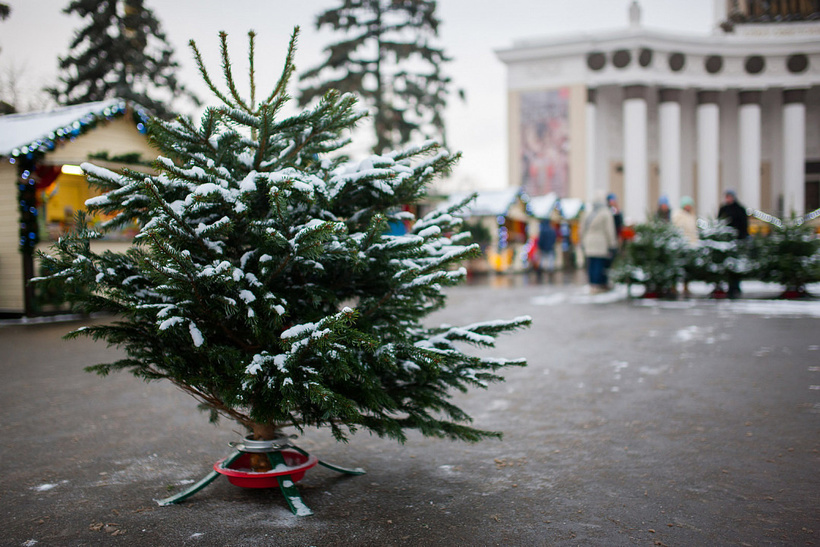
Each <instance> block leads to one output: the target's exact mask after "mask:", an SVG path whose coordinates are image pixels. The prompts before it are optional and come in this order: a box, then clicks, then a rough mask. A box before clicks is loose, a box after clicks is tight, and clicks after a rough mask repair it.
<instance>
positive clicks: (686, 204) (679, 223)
mask: <svg viewBox="0 0 820 547" xmlns="http://www.w3.org/2000/svg"><path fill="white" fill-rule="evenodd" d="M672 225H673V226H675V227H676V228H678V229H679V230H680V231H681V233H682V234H683V237H684V238H686V242H687V244H689V246H690V247H694V246H695V245H697V244H698V241H699V240H700V236H699V235H698V217H697V216H695V202H694V200H693V199H692V198H691V197H689V196H683V197H682V198H680V209H675V212H674V213H672ZM689 295H690V293H689V279H688V278H687V274H686V273H685V272H684V278H683V296H684V297H685V298H688V297H689Z"/></svg>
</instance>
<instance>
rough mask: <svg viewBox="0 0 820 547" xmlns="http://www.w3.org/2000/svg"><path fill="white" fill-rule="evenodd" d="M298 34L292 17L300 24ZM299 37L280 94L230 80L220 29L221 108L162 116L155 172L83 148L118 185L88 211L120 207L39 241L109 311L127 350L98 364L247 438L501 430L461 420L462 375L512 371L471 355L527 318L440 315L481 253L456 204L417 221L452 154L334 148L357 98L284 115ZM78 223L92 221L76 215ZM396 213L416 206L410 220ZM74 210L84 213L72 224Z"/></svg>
mask: <svg viewBox="0 0 820 547" xmlns="http://www.w3.org/2000/svg"><path fill="white" fill-rule="evenodd" d="M297 30H298V29H297ZM296 35H297V33H294V37H293V39H292V41H291V44H290V49H289V51H288V55H287V59H286V62H285V66H284V70H283V72H282V75H281V78H280V79H279V81H278V84H277V85H276V87H275V89H274V90H273V92H272V93H271V94H270V95H269V96H267V97H265V98H263V99H262V100H260V101H257V99H256V97H255V85H254V81H255V80H254V71H253V58H254V53H253V46H254V34H253V33H251V34H250V59H251V70H250V79H251V80H250V98H249V99H245V98H242V97H241V96H240V93H239V92H238V91H237V86H236V82H235V81H234V78H233V74H232V71H231V66H230V59H229V56H228V44H227V38H226V36H225V34H224V33H223V34H222V35H221V48H222V54H223V60H224V65H223V66H224V77H225V80H226V82H227V91H224V92H223V91H220V89H218V88H217V86H215V85H214V83H213V80H212V79H211V76H210V74H209V73H208V71H207V70H206V68H205V66H204V65H203V62H202V59H201V56H200V54H199V51H198V50H197V48H196V44H194V43H193V42H192V43H191V46H192V48H193V49H194V53H195V56H196V58H197V62H198V63H199V66H200V71H201V73H202V75H203V77H204V79H205V81H206V82H207V83H208V85H209V86H210V88H211V90H212V91H213V92H214V94H215V95H216V96H217V97H218V98H219V99H220V101H221V103H222V106H220V107H218V108H209V109H208V110H207V111H206V112H205V114H204V115H203V117H202V120H201V123H200V125H199V126H198V127H197V126H195V125H194V123H193V122H192V121H191V120H188V119H184V118H179V119H178V121H175V122H163V121H160V120H153V121H152V123H151V124H150V130H149V132H150V135H151V137H152V138H153V140H154V142H155V143H156V145H157V147H158V148H159V150H160V151H161V156H160V157H158V158H157V160H156V162H155V167H156V170H157V171H158V172H157V174H155V175H145V174H142V173H136V172H132V171H125V172H123V173H122V174H118V173H114V172H111V171H109V170H106V169H102V168H99V167H95V166H94V165H90V164H84V165H83V169H84V170H85V171H86V173H87V174H88V177H89V180H91V181H92V182H94V183H95V184H97V185H99V186H100V187H101V188H103V189H105V190H107V193H106V194H104V195H103V196H101V197H98V198H93V199H91V200H89V202H88V203H87V206H88V208H89V209H90V210H92V211H99V212H102V213H107V214H110V215H114V216H113V218H112V219H111V220H110V221H109V222H108V223H107V225H105V226H104V227H103V229H102V232H101V233H96V232H94V231H92V230H91V229H89V228H82V229H80V230H79V231H78V232H77V233H76V234H74V235H73V236H71V237H66V238H64V239H61V240H60V241H59V242H58V243H57V246H56V247H57V250H56V252H55V254H54V255H53V256H43V260H44V261H45V262H46V264H47V265H48V267H49V268H51V269H52V271H55V272H57V273H55V274H54V275H53V276H51V277H50V278H48V280H50V282H59V283H63V284H64V285H65V286H66V292H67V294H68V296H69V298H70V299H72V300H73V301H74V303H75V305H77V307H78V308H79V309H80V310H82V311H84V312H100V311H102V312H110V313H112V314H115V316H116V321H113V322H103V323H100V324H95V325H93V326H90V327H84V328H81V329H78V330H77V331H74V332H72V333H71V334H70V335H69V336H78V335H86V336H92V337H94V338H95V339H103V340H106V341H107V342H108V343H110V344H115V345H118V346H121V347H123V348H124V349H125V351H126V352H127V357H125V358H123V359H121V360H118V361H116V362H113V363H108V364H99V365H96V366H92V367H89V370H91V371H96V372H98V373H100V374H103V375H105V374H107V373H109V372H111V371H118V370H128V371H130V372H132V373H133V374H134V375H136V376H138V377H141V378H144V379H145V380H157V379H166V380H169V381H171V382H173V383H174V384H176V385H177V386H179V387H180V388H182V389H183V390H184V391H186V392H188V393H189V394H191V395H192V396H193V397H195V398H196V399H197V400H199V401H200V402H201V403H202V405H203V406H204V407H205V409H208V410H210V411H211V414H212V418H213V419H216V418H217V417H218V415H220V414H221V415H225V416H227V417H230V418H232V419H234V420H236V421H237V422H238V423H240V424H242V425H243V426H245V427H246V428H247V429H248V431H249V432H250V433H252V434H253V435H254V438H258V439H270V438H276V437H278V436H279V435H281V433H282V432H281V430H282V428H286V427H289V426H293V427H295V428H297V430H301V429H302V428H305V427H313V426H316V427H321V426H328V427H330V428H331V429H332V431H333V434H334V435H335V437H336V438H337V439H340V440H341V439H345V438H346V437H347V435H348V434H349V433H350V432H353V431H355V430H356V429H357V428H364V429H367V430H370V431H372V432H375V433H377V434H378V435H380V436H386V437H390V438H393V439H397V440H399V441H402V442H403V441H404V440H405V438H406V434H405V431H406V430H418V431H420V432H421V433H422V434H424V435H428V436H436V437H449V438H453V439H461V440H467V441H477V440H480V439H482V438H484V437H488V436H498V435H499V433H495V432H490V431H483V430H479V429H475V428H473V427H471V426H469V425H468V424H469V422H470V418H469V416H468V415H467V414H466V413H465V412H463V411H462V410H461V409H460V408H458V407H457V406H455V405H454V404H453V403H452V402H451V400H450V397H451V391H452V390H453V389H456V390H466V389H467V388H469V387H485V386H487V384H488V383H489V382H494V381H499V380H501V376H500V375H499V372H500V369H503V368H505V367H508V366H523V365H525V361H524V360H522V359H513V360H508V359H501V358H488V357H480V356H475V355H471V354H469V353H467V352H466V351H465V350H466V349H468V348H467V347H465V346H463V344H467V345H468V346H469V345H473V346H479V347H490V346H493V344H494V341H495V337H496V335H498V334H500V333H504V332H508V331H511V330H514V329H517V328H520V327H524V326H526V325H528V324H529V323H530V319H529V318H528V317H519V318H515V319H512V320H509V321H490V322H480V323H474V324H472V325H468V326H464V327H452V326H441V327H437V328H430V327H427V326H425V325H424V324H423V323H422V320H423V319H424V318H425V317H426V316H427V315H428V314H429V313H430V312H432V311H434V310H437V309H439V308H441V307H442V306H444V304H445V295H444V293H443V289H444V287H448V286H451V285H455V284H457V283H459V282H460V281H462V280H463V279H464V277H465V270H464V269H463V268H458V267H457V266H458V264H459V262H461V261H462V260H464V259H465V258H468V257H471V256H474V255H475V254H476V253H477V247H476V245H473V244H470V243H468V242H467V241H466V240H465V236H467V237H469V236H468V234H460V233H457V232H458V226H459V224H460V220H459V219H458V217H457V216H455V214H454V213H455V208H453V209H450V210H439V211H435V212H433V213H430V214H428V215H427V216H425V217H423V218H420V219H416V218H414V217H413V215H411V214H409V213H407V212H402V209H401V206H402V205H404V204H411V203H415V202H418V201H419V200H420V199H421V198H422V197H423V196H424V195H425V188H426V187H427V186H428V185H429V184H430V182H431V181H432V180H433V179H434V178H436V177H438V176H441V175H442V174H443V173H445V172H446V171H447V170H448V169H450V168H451V166H452V165H453V164H454V162H455V161H456V160H457V158H458V155H457V154H451V153H450V152H448V151H446V150H443V149H441V148H440V147H439V146H438V145H437V144H435V143H433V142H428V143H426V144H424V145H422V146H419V147H416V148H411V149H408V150H404V151H400V152H391V153H389V154H385V155H374V156H372V157H369V158H367V159H364V160H362V161H358V162H356V161H349V160H346V159H345V158H344V156H341V155H338V156H334V154H338V153H339V150H340V148H341V147H342V146H343V145H344V144H346V142H347V140H348V139H347V138H346V137H345V136H344V135H345V134H346V132H348V131H349V130H350V129H351V128H352V127H353V126H354V125H355V123H356V122H357V121H359V120H360V119H361V118H362V117H363V116H364V115H365V114H364V113H363V112H360V111H357V110H356V108H355V104H356V100H355V98H354V97H353V96H352V95H349V94H344V95H342V94H339V93H338V92H333V91H331V92H328V93H327V94H326V95H325V97H324V98H323V99H322V101H321V102H320V103H319V104H318V105H316V106H315V107H313V108H310V109H308V110H305V111H303V112H301V113H299V114H297V115H295V116H292V117H280V115H281V113H280V111H281V108H282V106H283V105H284V104H285V102H286V101H287V100H288V96H287V94H286V87H287V83H288V80H289V78H290V77H291V73H292V71H293V64H292V58H293V53H294V47H295V46H294V44H295V40H296ZM81 220H82V219H81ZM134 220H136V221H137V222H138V223H139V225H140V226H141V227H140V230H139V234H138V236H137V238H136V245H135V246H134V247H133V248H132V249H130V250H129V251H128V252H125V253H113V252H106V253H102V254H95V253H93V252H92V251H91V250H90V240H92V239H95V238H99V237H101V235H102V234H104V233H105V231H106V230H107V229H112V228H115V227H117V226H121V225H123V224H125V223H130V222H132V221H134ZM390 221H401V222H413V223H414V224H413V227H412V230H411V231H410V232H409V233H407V234H406V235H403V236H395V235H389V233H388V230H387V226H388V222H390ZM79 224H80V225H82V224H83V223H82V222H80V223H79Z"/></svg>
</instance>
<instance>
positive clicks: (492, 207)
mask: <svg viewBox="0 0 820 547" xmlns="http://www.w3.org/2000/svg"><path fill="white" fill-rule="evenodd" d="M472 193H473V192H469V193H460V194H453V195H451V196H450V199H448V200H447V201H446V202H445V203H444V205H442V208H445V209H446V208H447V207H452V206H453V205H455V204H457V203H459V202H461V201H463V200H464V199H466V198H467V197H469V196H470V195H471V194H472ZM476 194H477V196H476V198H475V199H474V200H473V201H471V202H470V203H469V204H468V205H467V207H465V208H464V209H463V210H462V212H461V214H462V215H463V216H465V217H471V216H499V215H506V214H507V211H508V210H509V209H510V206H511V205H512V204H513V203H515V200H516V198H517V197H518V188H507V189H504V190H488V191H484V192H476Z"/></svg>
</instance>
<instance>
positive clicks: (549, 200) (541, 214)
mask: <svg viewBox="0 0 820 547" xmlns="http://www.w3.org/2000/svg"><path fill="white" fill-rule="evenodd" d="M556 201H558V196H557V195H556V194H555V192H550V193H549V194H547V195H545V196H535V197H534V198H530V201H529V202H528V203H527V208H528V209H529V210H530V213H531V214H532V216H534V217H535V218H539V219H542V220H544V219H548V218H549V217H550V215H551V214H552V210H553V209H554V208H555V202H556Z"/></svg>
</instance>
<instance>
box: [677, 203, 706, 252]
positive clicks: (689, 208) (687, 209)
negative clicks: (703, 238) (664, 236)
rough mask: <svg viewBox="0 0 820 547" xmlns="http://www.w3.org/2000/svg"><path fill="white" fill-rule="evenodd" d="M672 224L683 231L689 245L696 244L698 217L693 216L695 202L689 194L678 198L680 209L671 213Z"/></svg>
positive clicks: (697, 238)
mask: <svg viewBox="0 0 820 547" xmlns="http://www.w3.org/2000/svg"><path fill="white" fill-rule="evenodd" d="M672 225H674V226H677V228H678V229H679V230H680V231H681V232H683V236H684V237H685V238H686V241H687V242H688V243H689V245H690V246H695V245H697V244H698V240H699V239H700V238H699V236H698V218H697V217H696V216H695V202H694V200H693V199H692V198H690V197H689V196H683V197H682V198H680V209H675V212H674V213H672Z"/></svg>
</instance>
